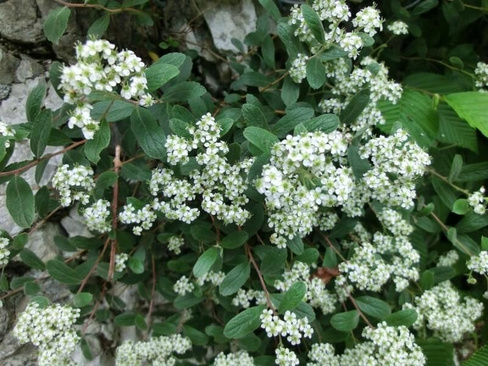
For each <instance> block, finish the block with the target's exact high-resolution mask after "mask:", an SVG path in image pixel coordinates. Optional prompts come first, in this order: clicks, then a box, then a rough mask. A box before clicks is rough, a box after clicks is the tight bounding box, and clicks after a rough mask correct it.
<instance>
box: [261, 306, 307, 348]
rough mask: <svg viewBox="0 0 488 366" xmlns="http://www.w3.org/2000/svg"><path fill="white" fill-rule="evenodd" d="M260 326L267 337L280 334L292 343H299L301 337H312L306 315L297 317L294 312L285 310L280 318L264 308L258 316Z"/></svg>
mask: <svg viewBox="0 0 488 366" xmlns="http://www.w3.org/2000/svg"><path fill="white" fill-rule="evenodd" d="M260 318H261V328H263V329H264V330H265V331H266V334H267V336H268V337H269V338H271V337H276V336H278V335H281V336H282V337H286V339H287V340H288V342H290V343H291V344H292V345H294V346H295V345H297V344H300V341H301V339H302V337H306V338H312V334H313V329H312V327H311V326H310V324H308V319H307V318H306V317H303V318H300V319H298V318H297V316H296V314H295V313H292V312H291V311H288V310H287V311H286V312H285V314H284V315H283V319H281V318H280V317H279V316H278V315H275V314H274V312H273V310H271V309H264V310H263V313H262V314H261V316H260Z"/></svg>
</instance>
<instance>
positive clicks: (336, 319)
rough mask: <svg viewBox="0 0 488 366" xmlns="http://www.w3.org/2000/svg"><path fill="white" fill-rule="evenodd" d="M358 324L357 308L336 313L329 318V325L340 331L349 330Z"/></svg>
mask: <svg viewBox="0 0 488 366" xmlns="http://www.w3.org/2000/svg"><path fill="white" fill-rule="evenodd" d="M358 324H359V313H358V311H357V310H351V311H346V312H344V313H338V314H335V315H334V316H332V318H330V325H332V326H333V327H334V328H335V329H337V330H340V331H342V332H350V331H351V330H353V329H355V328H356V327H357V326H358Z"/></svg>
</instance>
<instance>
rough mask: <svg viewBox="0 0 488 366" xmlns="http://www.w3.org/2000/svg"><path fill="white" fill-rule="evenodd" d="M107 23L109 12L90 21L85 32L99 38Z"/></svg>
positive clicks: (108, 21) (103, 32) (108, 23)
mask: <svg viewBox="0 0 488 366" xmlns="http://www.w3.org/2000/svg"><path fill="white" fill-rule="evenodd" d="M109 25H110V14H109V13H106V14H104V15H102V16H101V17H100V18H98V19H97V20H95V21H94V22H93V23H92V25H91V26H90V28H88V32H87V33H88V35H89V36H92V37H95V38H101V37H102V36H103V35H104V34H105V32H106V31H107V29H108V26H109Z"/></svg>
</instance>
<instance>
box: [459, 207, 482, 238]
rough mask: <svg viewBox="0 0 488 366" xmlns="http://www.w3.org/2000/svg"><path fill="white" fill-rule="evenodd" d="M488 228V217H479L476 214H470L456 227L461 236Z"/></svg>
mask: <svg viewBox="0 0 488 366" xmlns="http://www.w3.org/2000/svg"><path fill="white" fill-rule="evenodd" d="M485 226H488V215H478V214H476V213H474V212H470V213H468V214H467V215H466V216H464V217H463V218H462V220H461V221H459V222H458V224H457V225H456V230H457V232H458V233H460V234H464V233H472V232H473V231H477V230H479V229H482V228H484V227H485Z"/></svg>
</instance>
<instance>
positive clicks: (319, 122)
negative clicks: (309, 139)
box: [303, 114, 340, 133]
mask: <svg viewBox="0 0 488 366" xmlns="http://www.w3.org/2000/svg"><path fill="white" fill-rule="evenodd" d="M339 122H340V121H339V117H337V116H336V115H335V114H322V115H320V116H318V117H315V118H312V119H311V120H308V121H305V122H303V125H304V126H305V128H306V129H307V131H309V132H314V131H321V132H324V133H330V132H332V131H335V130H336V129H337V127H338V126H339Z"/></svg>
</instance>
